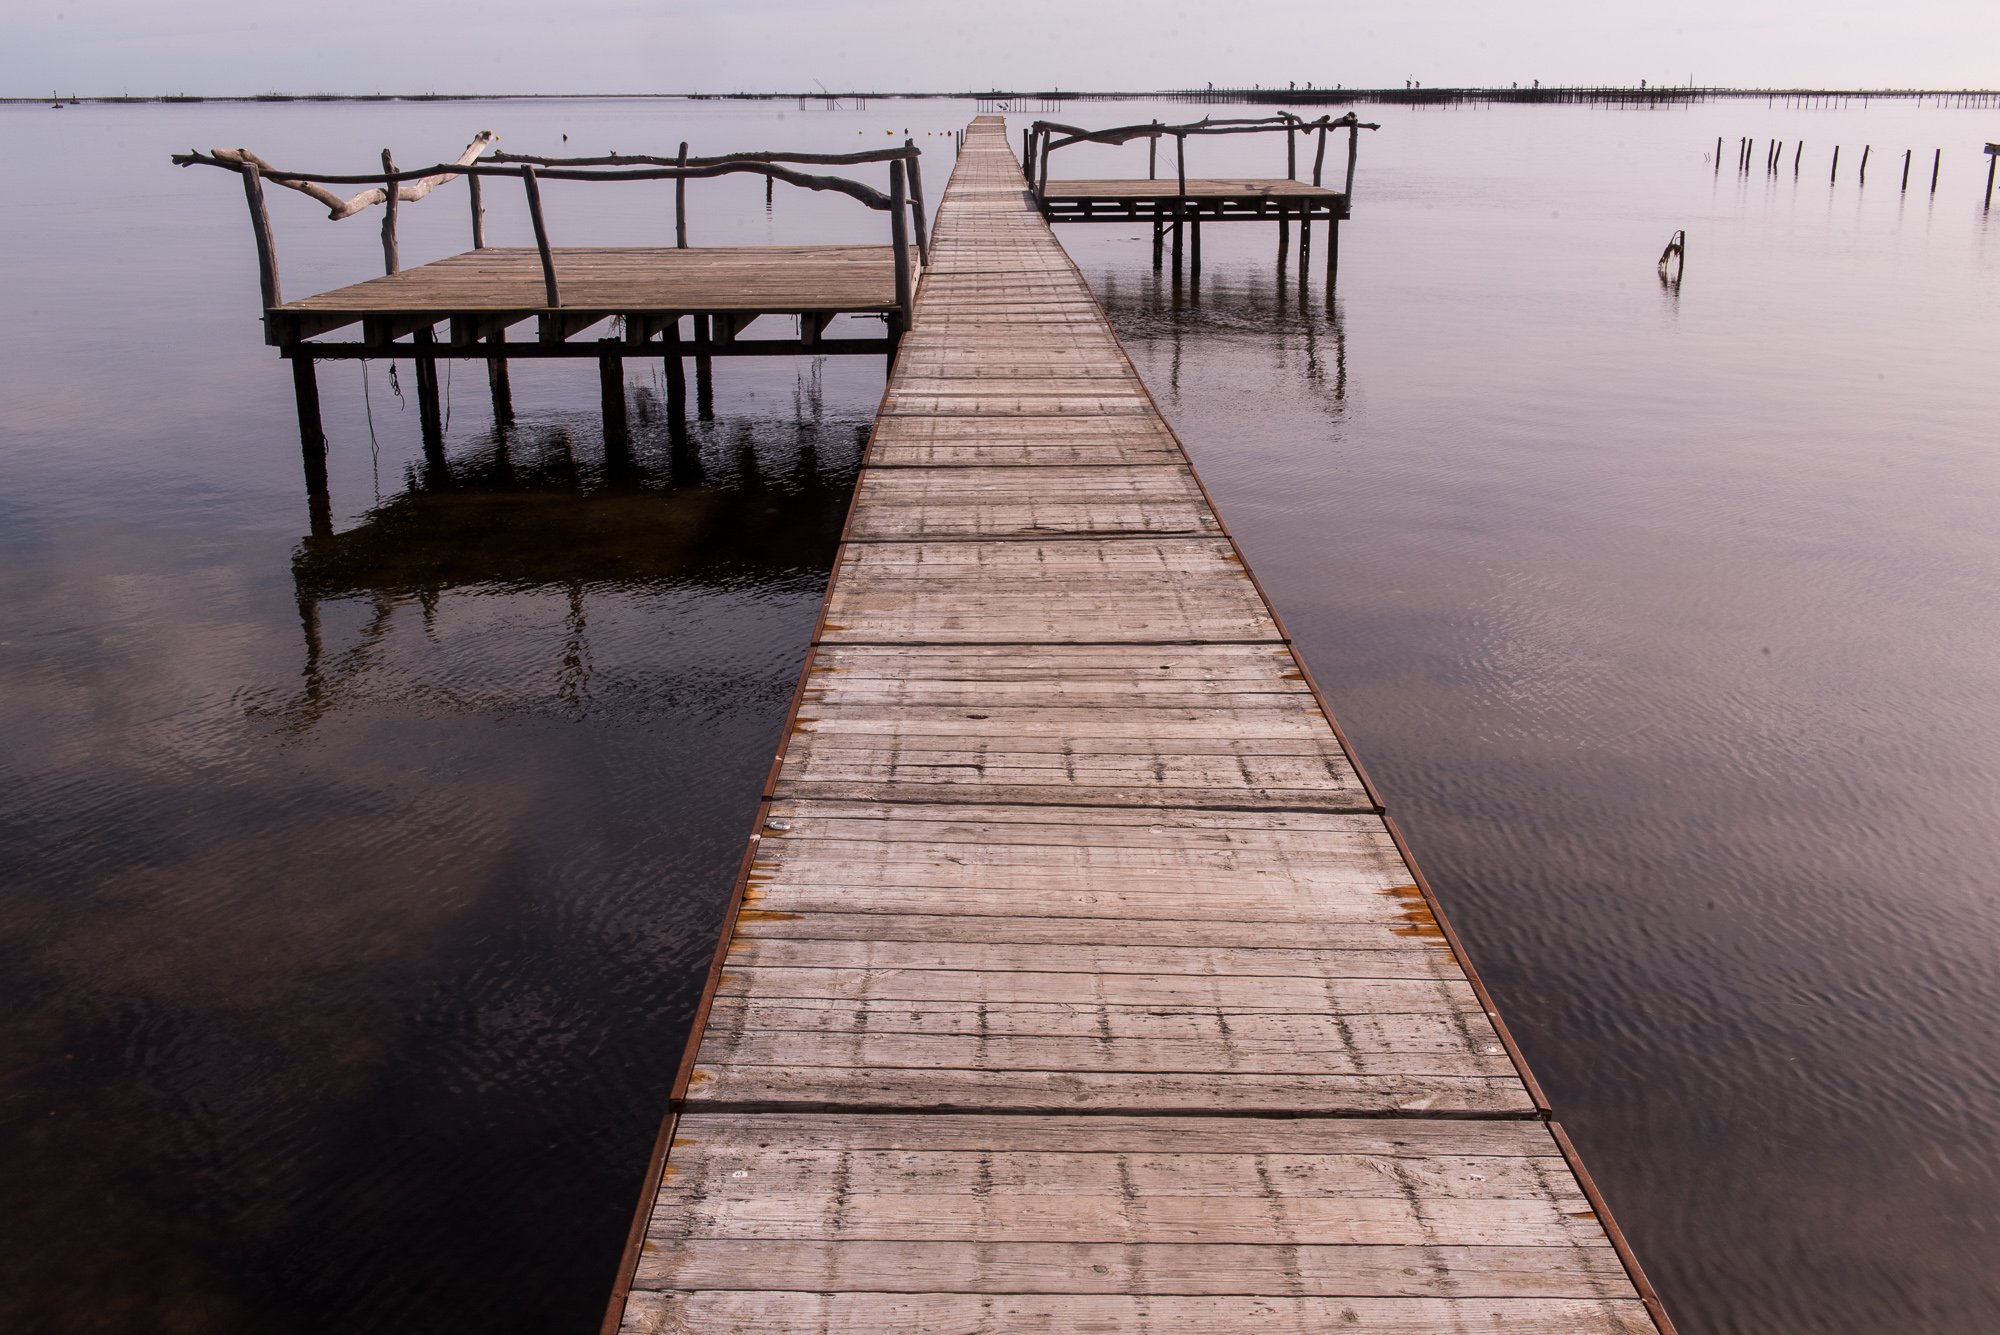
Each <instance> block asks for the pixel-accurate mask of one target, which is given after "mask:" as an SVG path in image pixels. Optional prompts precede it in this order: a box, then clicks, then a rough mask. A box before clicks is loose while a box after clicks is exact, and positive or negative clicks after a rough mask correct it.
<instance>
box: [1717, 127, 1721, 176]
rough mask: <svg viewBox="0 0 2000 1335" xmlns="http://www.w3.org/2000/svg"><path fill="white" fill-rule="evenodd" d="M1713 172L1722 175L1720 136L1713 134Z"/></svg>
mask: <svg viewBox="0 0 2000 1335" xmlns="http://www.w3.org/2000/svg"><path fill="white" fill-rule="evenodd" d="M1715 174H1716V175H1717V176H1720V175H1722V136H1721V135H1717V136H1715Z"/></svg>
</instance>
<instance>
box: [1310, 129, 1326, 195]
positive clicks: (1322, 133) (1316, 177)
mask: <svg viewBox="0 0 2000 1335" xmlns="http://www.w3.org/2000/svg"><path fill="white" fill-rule="evenodd" d="M1325 167H1326V117H1324V116H1321V117H1320V118H1319V147H1318V148H1315V149H1314V150H1313V184H1314V185H1318V184H1320V173H1321V172H1322V171H1323V170H1324V169H1325Z"/></svg>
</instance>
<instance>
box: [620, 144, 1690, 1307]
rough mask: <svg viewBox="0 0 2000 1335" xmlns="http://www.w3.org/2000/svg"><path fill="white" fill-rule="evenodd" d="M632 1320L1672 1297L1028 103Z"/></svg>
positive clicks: (816, 735) (832, 657)
mask: <svg viewBox="0 0 2000 1335" xmlns="http://www.w3.org/2000/svg"><path fill="white" fill-rule="evenodd" d="M675 1096H676V1098H675V1104H674V1109H675V1111H674V1114H673V1116H672V1117H670V1118H669V1120H668V1124H667V1127H666V1129H665V1130H664V1131H663V1134H662V1140H661V1146H660V1150H659V1152H658V1153H657V1154H656V1156H655V1163H654V1167H653V1170H652V1171H653V1174H654V1176H653V1178H652V1181H651V1185H649V1188H648V1191H647V1199H646V1202H645V1205H644V1206H643V1207H642V1209H641V1211H640V1215H639V1218H638V1220H637V1221H636V1223H635V1227H634V1234H633V1239H632V1246H631V1247H630V1248H629V1249H628V1254H627V1258H626V1266H625V1270H624V1273H623V1277H622V1278H621V1282H620V1286H619V1292H618V1294H617V1296H616V1297H615V1298H614V1300H613V1302H612V1305H611V1310H610V1314H609V1317H608V1320H607V1330H622V1331H625V1332H630V1333H631V1335H638V1333H639V1332H666V1331H676V1332H678V1331H704V1332H706V1331H753V1330H754V1331H801V1330H813V1331H838V1332H856V1333H859V1332H878V1331H888V1330H920V1329H921V1330H940V1331H1022V1330H1034V1331H1050V1332H1069V1331H1079V1330H1100V1331H1114V1330H1115V1331H1149V1330H1150V1331H1163V1332H1164V1331H1172V1332H1194V1331H1248V1330H1258V1331H1265V1330H1281V1331H1309V1330H1310V1331H1318V1330H1323V1329H1340V1330H1349V1329H1352V1330H1368V1331H1395V1332H1404V1333H1406V1335H1420V1333H1421V1335H1431V1333H1433V1332H1444V1331H1453V1332H1518V1333H1519V1335H1530V1333H1531V1332H1532V1335H1581V1333H1582V1332H1625V1333H1627V1335H1632V1333H1636V1332H1646V1331H1653V1330H1655V1329H1667V1327H1666V1325H1665V1318H1664V1316H1662V1315H1660V1314H1659V1313H1658V1309H1657V1305H1656V1304H1654V1303H1653V1302H1652V1300H1651V1295H1650V1290H1647V1289H1645V1288H1644V1281H1643V1278H1642V1277H1640V1276H1639V1272H1638V1269H1637V1267H1636V1265H1635V1264H1633V1263H1632V1261H1631V1258H1630V1256H1629V1254H1627V1253H1626V1252H1625V1250H1624V1248H1623V1244H1622V1242H1621V1241H1619V1240H1618V1238H1617V1235H1616V1231H1615V1229H1613V1228H1611V1227H1610V1226H1609V1219H1608V1216H1606V1215H1605V1214H1604V1213H1603V1209H1602V1202H1601V1201H1600V1200H1598V1199H1597V1196H1596V1193H1595V1191H1594V1189H1592V1188H1591V1187H1590V1185H1589V1180H1588V1178H1587V1177H1585V1176H1583V1175H1581V1171H1580V1167H1579V1166H1578V1165H1577V1163H1576V1161H1575V1159H1574V1156H1573V1155H1572V1154H1571V1153H1570V1152H1569V1148H1568V1143H1567V1141H1566V1139H1565V1138H1563V1137H1562V1136H1561V1133H1560V1131H1559V1130H1557V1129H1556V1128H1554V1126H1553V1125H1552V1124H1551V1123H1550V1122H1549V1121H1548V1120H1547V1119H1546V1109H1545V1107H1544V1106H1543V1104H1542V1101H1541V1099H1540V1096H1539V1093H1538V1091H1537V1090H1536V1088H1535V1086H1534V1084H1533V1082H1532V1079H1531V1078H1529V1077H1528V1076H1527V1074H1526V1071H1525V1068H1524V1067H1522V1066H1521V1064H1520V1062H1519V1060H1518V1057H1517V1055H1516V1054H1515V1052H1514V1049H1513V1045H1512V1043H1511V1041H1510V1040H1509V1039H1508V1038H1507V1036H1506V1033H1505V1030H1504V1028H1502V1027H1501V1026H1499V1024H1498V1022H1497V1019H1496V1018H1495V1017H1494V1016H1493V1014H1492V1007H1491V1005H1490V1002H1489V1001H1488V999H1487V997H1486V994H1485V992H1484V991H1483V989H1482V988H1480V986H1479V985H1478V982H1477V980H1476V978H1474V977H1473V976H1472V975H1470V973H1469V972H1468V970H1467V968H1466V967H1465V965H1464V962H1463V959H1462V956H1461V955H1460V953H1459V950H1458V946H1457V942H1456V940H1455V938H1454V937H1453V936H1452V935H1451V933H1450V930H1449V928H1448V926H1446V925H1445V924H1444V923H1443V921H1442V920H1441V919H1440V918H1439V917H1438V916H1437V914H1436V911H1435V905H1434V904H1433V903H1432V901H1431V898H1430V896H1429V893H1428V891H1427V890H1426V889H1425V888H1424V887H1423V885H1422V882H1421V881H1420V880H1419V879H1418V877H1417V875H1416V873H1415V872H1414V871H1413V870H1412V868H1411V866H1410V864H1409V862H1408V860H1407V855H1406V853H1405V852H1404V850H1403V848H1402V846H1401V840H1400V838H1399V836H1397V835H1396V833H1395V832H1394V827H1393V826H1392V825H1390V824H1389V823H1387V822H1386V821H1385V819H1384V817H1383V816H1382V814H1381V809H1380V806H1379V804H1378V803H1377V801H1376V799H1375V795H1374V793H1373V791H1372V789H1371V788H1370V787H1369V786H1368V784H1367V781H1366V780H1365V778H1364V777H1363V776H1362V775H1361V774H1360V773H1359V772H1358V771H1357V770H1356V768H1355V766H1354V765H1353V764H1352V762H1351V761H1350V759H1349V757H1348V754H1347V749H1346V747H1345V746H1344V744H1343V742H1342V739H1341V737H1340V735H1339V733H1338V732H1337V731H1336V730H1335V728H1334V725H1333V723H1332V720H1331V718H1330V716H1329V715H1328V714H1327V712H1326V710H1325V707H1324V704H1323V702H1322V701H1321V699H1320V697H1319V695H1318V693H1317V691H1316V690H1315V689H1314V688H1313V686H1312V683H1311V681H1310V679H1309V678H1308V677H1307V675H1306V673H1305V671H1304V669H1303V667H1302V665H1301V664H1300V663H1299V661H1298V659H1297V658H1296V656H1295V655H1294V653H1293V650H1292V647H1291V645H1290V643H1289V641H1288V640H1287V638H1286V636H1285V633H1284V630H1283V628H1282V627H1281V625H1280V624H1279V622H1278V621H1277V619H1276V617H1275V615H1274V614H1273V613H1272V611H1271V609H1270V607H1269V605H1268V604H1267V603H1266V601H1265V599H1264V597H1263V595H1262V593H1261V591H1260V590H1259V589H1258V587H1257V585H1256V583H1255V581H1254V579H1253V578H1252V576H1251V574H1250V572H1249V570H1248V569H1247V568H1246V567H1245V565H1244V563H1243V559H1242V557H1241V555H1240V553H1239V552H1238V551H1237V549H1236V547H1235V544H1234V543H1233V542H1232V541H1231V540H1230V539H1229V537H1228V536H1227V534H1226V533H1225V532H1224V531H1223V529H1222V526H1221V524H1220V522H1219V520H1218V519H1217V517H1216V514H1215V511H1214V509H1213V508H1212V506H1211V505H1210V504H1209V501H1208V498H1207V496H1206V494H1205V493H1204V492H1203V490H1202V488H1201V486H1200V483H1199V482H1198V481H1197V479H1196V478H1195V476H1194V473H1193V471H1192V470H1191V469H1190V467H1189V466H1188V462H1187V459H1186V458H1185V456H1184V455H1183V453H1182V451H1181V448H1180V445H1179V443H1178V442H1177V441H1176V440H1175V438H1174V436H1173V434H1172V433H1171V432H1170V431H1169V429H1168V428H1167V425H1166V423H1165V422H1164V421H1163V420H1162V418H1161V416H1160V414H1159V412H1158V410H1157V409H1156V408H1155V406H1154V404H1153V402H1152V400H1151V398H1150V397H1149V396H1148V395H1147V392H1146V390H1145V387H1144V386H1143V385H1142V384H1141V383H1140V380H1139V377H1138V376H1137V374H1136V373H1135V372H1134V371H1133V368H1132V366H1131V364H1130V362H1129V360H1128V359H1127V358H1126V356H1125V354H1124V351H1123V350H1122V348H1121V347H1120V346H1119V344H1118V341H1117V339H1116V338H1115V337H1114V336H1113V334H1112V332H1111V330H1110V327H1109V325H1108V324H1107V323H1106V321H1105V319H1104V316H1103V313H1102V311H1101V310H1100V308H1099V307H1098V304H1097V302H1096V300H1095V299H1094V298H1093V296H1092V295H1091V293H1090V291H1089V289H1088V287H1087V286H1086V285H1085V283H1084V281H1083V279H1082V278H1081V276H1080V275H1079V274H1078V272H1077V270H1076V268H1075V267H1074V265H1072V264H1071V262H1070V261H1069V259H1068V257H1067V256H1066V255H1065V254H1064V252H1063V251H1062V249H1061V248H1060V247H1059V246H1058V245H1057V244H1056V242H1055V240H1054V239H1053V237H1052V235H1051V233H1050V231H1049V229H1048V226H1047V225H1046V224H1045V223H1044V222H1043V221H1042V219H1041V218H1040V217H1039V216H1038V214H1037V212H1036V210H1035V208H1034V204H1033V201H1032V199H1031V198H1030V197H1029V195H1028V193H1027V191H1026V190H1025V189H1024V186H1023V181H1022V178H1021V173H1020V170H1019V168H1018V166H1017V165H1016V163H1015V160H1014V157H1013V155H1012V153H1011V151H1010V150H1009V148H1008V145H1007V139H1006V134H1005V129H1004V125H1003V123H1002V122H1001V121H1000V120H999V119H998V118H995V117H982V118H980V119H979V120H976V121H975V122H973V124H972V126H971V128H970V130H969V131H968V134H967V138H966V144H965V151H964V153H963V155H962V156H961V158H960V159H959V164H958V168H957V170H956V172H955V173H954V175H953V177H952V182H951V185H950V188H949V189H948V191H947V192H946V195H945V198H944V202H943V206H942V209H941V210H940V214H939V218H938V224H937V230H936V236H935V240H934V244H933V249H932V263H931V266H930V268H929V270H928V271H927V272H926V274H925V276H924V279H923V283H922V286H921V289H920V292H919V295H918V299H917V302H916V306H915V321H914V326H913V328H912V330H911V332H910V333H909V334H908V335H907V336H906V338H905V339H904V342H903V345H902V349H901V353H900V355H899V357H898V360H897V363H896V367H895V370H894V373H893V375H892V377H891V380H890V385H889V389H888V392H887V394H886V396H885V398H884V400H883V404H882V409H881V414H880V417H879V419H878V421H877V424H876V428H875V434H874V438H873V442H872V445H871V447H870V450H869V453H868V456H867V459H866V465H865V467H864V469H863V473H862V477H861V481H860V483H859V489H858V492H857V494H856V497H855V502H854V508H853V512H852V516H851V518H850V521H849V526H848V530H847V535H846V540H845V542H844V543H843V545H842V547H841V551H840V555H839V558H838V561H837V565H836V568H835V572H834V577H833V581H832V584H831V586H830V588H829V590H828V593H827V598H826V605H825V609H824V612H823V617H822V621H821V624H820V627H819V629H818V632H817V634H816V635H815V638H814V644H813V648H812V650H811V653H810V656H809V659H808V662H807V664H806V669H805V672H804V674H803V677H802V680H801V684H800V690H799V695H798V698H797V701H796V703H795V707H794V717H793V722H792V726H791V728H790V729H789V732H788V736H787V738H786V741H785V743H784V745H783V746H782V748H781V750H780V753H779V757H778V762H777V764H776V765H775V766H774V768H773V771H772V776H771V781H770V785H769V788H768V791H767V798H766V802H765V806H764V809H763V811H762V814H761V819H760V827H759V830H758V833H757V835H756V837H754V838H753V840H752V841H751V847H750V850H749V852H748V854H747V855H746V858H745V863H744V871H743V876H742V878H741V881H740V883H739V886H738V894H737V900H736V902H735V903H734V904H733V905H732V907H731V912H730V917H729V926H728V928H727V929H726V935H725V940H724V942H723V949H722V951H721V952H720V953H719V954H718V958H717V968H716V969H715V971H714V972H713V974H712V975H711V978H710V984H709V988H708V992H707V994H706V995H705V998H704V1002H703V1007H702V1012H701V1014H700V1016H699V1017H698V1020H697V1025H696V1033H695V1037H694V1039H693V1041H692V1042H691V1044H690V1049H689V1055H688V1060H687V1062H686V1063H685V1064H684V1066H683V1069H682V1071H681V1074H680V1078H679V1081H678V1083H677V1086H676V1089H675Z"/></svg>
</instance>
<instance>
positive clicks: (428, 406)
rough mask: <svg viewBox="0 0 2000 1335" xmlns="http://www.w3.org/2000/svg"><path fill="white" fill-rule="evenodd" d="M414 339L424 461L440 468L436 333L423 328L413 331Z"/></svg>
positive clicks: (441, 447)
mask: <svg viewBox="0 0 2000 1335" xmlns="http://www.w3.org/2000/svg"><path fill="white" fill-rule="evenodd" d="M415 340H416V345H417V351H416V352H415V353H414V354H413V356H412V360H413V361H414V362H415V364H416V369H417V418H418V420H419V421H420V422H421V423H422V426H423V432H424V458H425V460H426V461H427V462H431V463H435V464H436V465H438V466H440V467H441V466H442V465H443V463H444V400H443V396H442V395H440V394H439V393H438V370H437V357H436V356H435V355H434V353H433V349H434V348H435V347H436V346H437V333H436V331H434V330H433V329H431V328H430V327H429V326H425V327H424V328H422V329H419V330H418V331H417V332H416V335H415ZM433 455H435V458H433Z"/></svg>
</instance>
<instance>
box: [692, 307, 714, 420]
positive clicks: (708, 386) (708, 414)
mask: <svg viewBox="0 0 2000 1335" xmlns="http://www.w3.org/2000/svg"><path fill="white" fill-rule="evenodd" d="M712 332H713V326H712V325H711V323H710V321H709V318H708V317H707V316H706V315H697V316H695V317H694V341H695V346H697V347H702V348H705V347H707V346H708V342H709V335H710V334H711V333H712ZM694 412H695V416H696V417H698V418H700V419H701V420H702V421H704V422H706V421H709V420H710V419H711V418H713V417H714V416H715V363H714V361H713V359H711V358H710V357H708V356H707V355H706V354H703V353H697V354H695V359H694Z"/></svg>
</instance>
